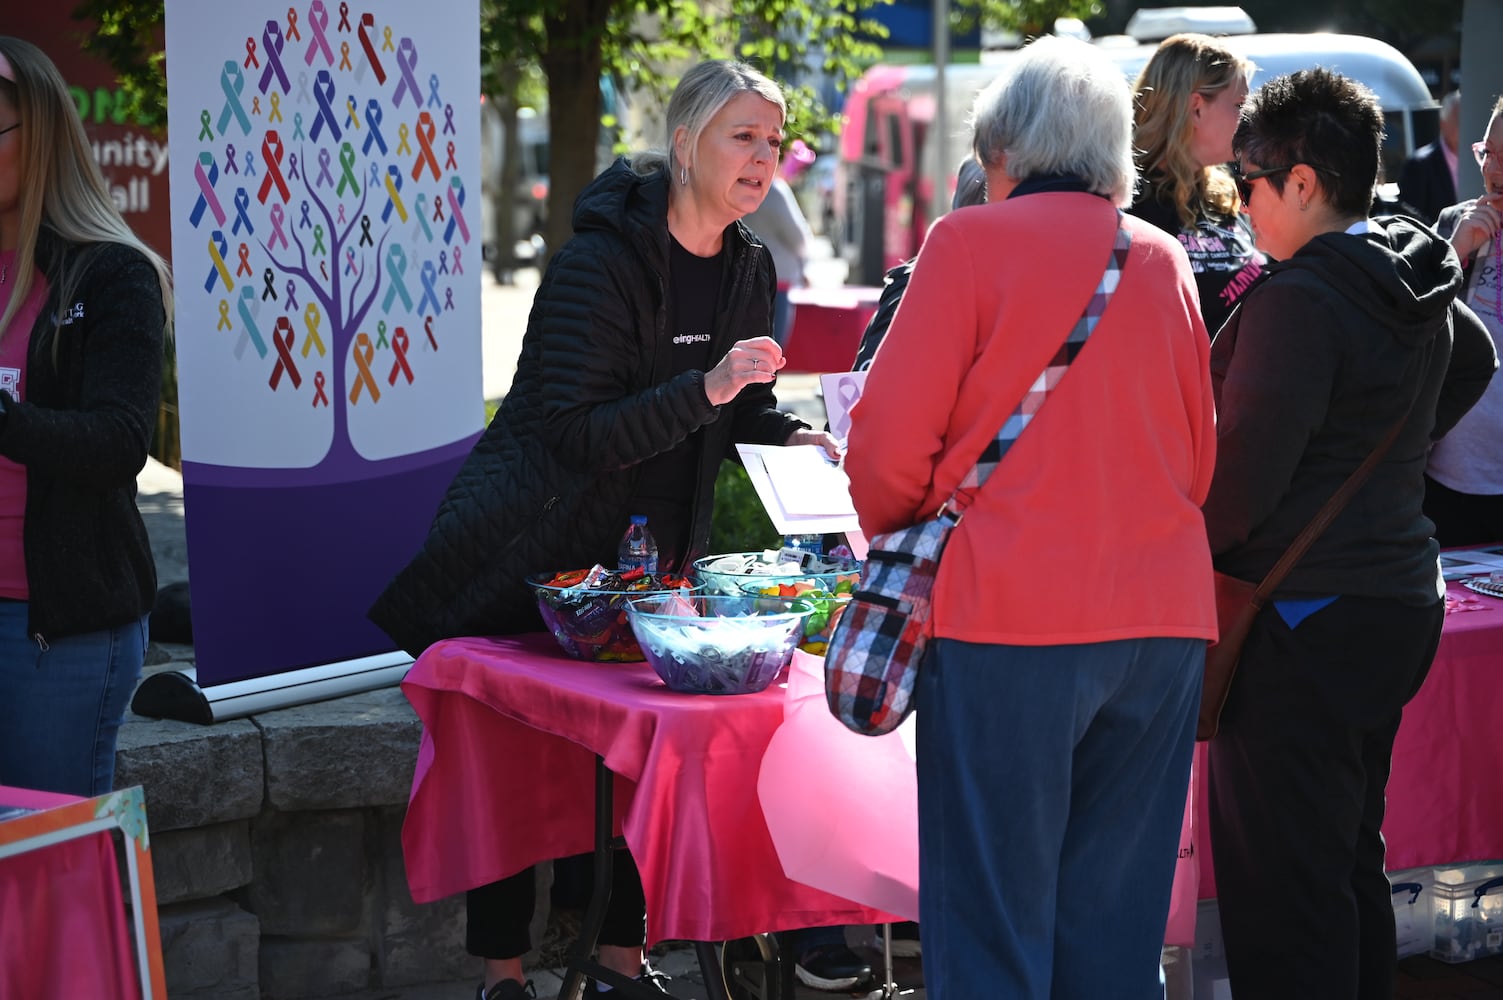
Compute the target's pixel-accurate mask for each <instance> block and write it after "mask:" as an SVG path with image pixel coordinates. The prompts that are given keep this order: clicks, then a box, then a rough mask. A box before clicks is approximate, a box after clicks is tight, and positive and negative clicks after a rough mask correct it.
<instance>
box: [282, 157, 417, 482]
mask: <svg viewBox="0 0 1503 1000" xmlns="http://www.w3.org/2000/svg"><path fill="white" fill-rule="evenodd" d="M299 155H302V156H303V162H304V163H306V162H307V155H306V150H303V151H301V152H300V154H299ZM308 173H309V172H308V171H307V170H304V171H303V175H302V184H303V190H305V191H306V192H307V193H308V197H309V198H311V199H312V200H313V203H314V205H316V206H317V207H318V211H319V213H320V214H321V215H322V216H323V218H324V224H325V225H326V227H327V228H328V232H329V240H330V242H329V247H328V250H329V257H328V259H329V261H330V267H329V280H328V281H327V282H325V281H323V279H322V278H321V277H320V276H319V274H318V273H317V272H316V271H314V270H313V269H311V268H310V267H309V266H308V251H307V249H306V248H305V247H304V245H303V238H302V235H301V233H300V232H299V230H298V228H297V227H295V226H294V227H293V228H292V238H293V240H294V242H296V243H297V249H298V263H297V264H296V265H293V264H289V263H284V262H283V261H282V260H280V259H278V257H277V255H276V254H275V253H273V252H272V249H271V247H270V246H268V245H267V243H266V241H265V240H262V241H261V248H262V249H263V250H265V251H266V255H267V256H268V257H270V258H271V262H272V263H273V264H275V265H276V266H277V267H278V268H279V269H281V270H282V271H283V272H284V273H286V274H290V275H294V276H295V277H299V278H302V279H303V281H304V282H306V283H307V286H308V289H309V291H311V292H312V294H313V296H314V297H315V298H317V299H318V302H319V305H320V306H322V308H323V313H324V315H325V316H326V317H328V320H329V342H330V346H329V350H330V351H331V352H332V353H331V358H332V360H331V363H330V369H331V372H330V374H331V375H332V376H333V378H332V381H333V385H332V386H331V393H330V396H329V401H330V405H331V408H332V409H333V411H334V436H333V439H332V440H331V441H330V442H329V451H328V453H327V454H326V455H324V457H323V460H322V461H320V462H319V465H320V466H323V465H328V464H330V463H341V462H346V461H349V460H352V459H353V460H357V461H365V459H364V458H362V457H361V456H360V455H359V454H358V453H357V452H356V451H355V445H354V443H353V442H352V441H351V440H350V421H349V415H348V413H347V411H346V409H345V407H346V406H347V405H353V404H350V403H349V402H348V400H347V397H346V394H345V377H344V373H345V359H346V358H347V357H348V356H349V353H350V345H351V342H352V341H353V340H354V338H355V334H356V332H357V331H358V330H359V329H360V324H361V323H363V322H365V317H366V314H367V313H369V312H370V308H371V306H372V305H373V304H374V303H375V301H376V293H377V292H379V291H380V290H381V251H382V250H383V249H384V248H385V246H386V237H387V236H388V235H390V233H391V227H389V226H388V227H387V228H386V230H385V231H383V232H382V233H381V240H380V242H379V243H377V244H376V250H375V258H376V276H375V278H374V280H373V281H372V282H371V285H370V288H368V289H367V290H366V291H365V292H364V293H362V292H361V291H360V286H361V285H362V284H363V283H364V281H365V278H366V275H367V273H368V272H369V261H368V260H367V259H366V257H365V255H364V254H360V255H359V260H360V266H359V268H358V269H357V271H356V273H355V280H354V283H353V284H352V285H351V286H350V289H349V293H348V295H346V294H345V292H344V289H343V285H344V280H343V279H344V273H343V272H342V271H341V270H340V266H339V262H340V260H341V259H343V257H344V250H345V248H346V247H350V249H352V250H353V249H354V248H353V247H351V245H350V236H351V235H352V233H353V232H354V230H355V224H356V223H357V222H358V221H359V220H360V219H361V217H362V216H364V215H365V203H366V201H367V200H368V199H369V198H370V192H371V189H370V185H369V184H367V185H366V186H365V187H364V189H363V190H362V191H361V194H360V204H359V205H358V206H357V207H356V208H355V211H354V212H352V213H351V214H350V217H349V221H348V222H347V223H345V224H344V226H343V228H340V227H339V226H337V225H336V222H335V216H334V213H332V212H330V211H329V206H328V205H327V204H325V203H324V200H323V199H322V198H320V197H319V196H318V191H317V190H315V188H314V185H312V184H310V183H309V182H308ZM357 298H358V299H359V302H358V304H357V301H356V300H357Z"/></svg>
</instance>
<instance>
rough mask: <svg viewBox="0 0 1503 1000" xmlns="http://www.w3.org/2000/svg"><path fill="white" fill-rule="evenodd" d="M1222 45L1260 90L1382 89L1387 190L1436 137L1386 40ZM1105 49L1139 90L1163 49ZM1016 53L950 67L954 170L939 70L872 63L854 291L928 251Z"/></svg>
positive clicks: (845, 233) (852, 242)
mask: <svg viewBox="0 0 1503 1000" xmlns="http://www.w3.org/2000/svg"><path fill="white" fill-rule="evenodd" d="M1231 9H1233V10H1235V8H1231ZM1222 10H1225V8H1222ZM1140 13H1143V12H1140ZM1243 16H1244V17H1245V15H1243ZM1195 23H1196V22H1195V21H1194V19H1193V18H1182V19H1181V20H1180V21H1175V22H1168V23H1166V24H1163V25H1161V26H1159V27H1158V30H1159V31H1163V32H1164V34H1162V35H1156V37H1167V34H1169V33H1173V31H1177V30H1196V28H1195ZM1248 24H1249V26H1250V25H1251V22H1250V21H1249V22H1248ZM1222 30H1225V28H1222ZM1222 41H1224V42H1225V43H1226V45H1227V47H1228V48H1230V49H1231V50H1232V51H1234V52H1237V53H1238V54H1240V55H1242V56H1245V57H1247V58H1248V59H1251V60H1252V61H1253V63H1254V64H1255V65H1256V66H1257V71H1256V72H1255V73H1254V75H1253V79H1252V86H1253V87H1257V86H1258V84H1259V83H1261V82H1263V81H1264V80H1267V79H1269V78H1271V77H1275V76H1280V75H1282V74H1285V73H1292V72H1294V71H1295V70H1298V69H1310V68H1313V67H1316V66H1323V67H1326V68H1327V69H1331V70H1334V71H1336V72H1339V73H1342V74H1344V75H1346V76H1349V77H1352V78H1354V79H1356V80H1360V81H1361V82H1362V83H1364V84H1366V85H1367V86H1368V87H1370V88H1372V90H1373V91H1374V93H1375V94H1376V95H1377V97H1378V100H1379V102H1380V103H1381V105H1382V107H1383V113H1384V117H1385V124H1386V133H1385V135H1384V138H1383V176H1382V177H1380V178H1379V180H1380V181H1383V180H1384V179H1385V178H1387V179H1395V180H1396V179H1397V177H1398V171H1399V167H1400V165H1401V164H1402V163H1403V161H1404V158H1405V157H1407V156H1408V155H1409V154H1411V153H1413V152H1414V150H1415V149H1417V148H1418V147H1420V146H1423V145H1424V144H1425V143H1427V142H1431V141H1433V140H1434V139H1435V137H1436V135H1437V134H1438V130H1439V121H1440V109H1439V105H1438V104H1437V103H1436V101H1435V100H1434V98H1432V97H1431V96H1430V91H1429V88H1428V87H1427V86H1426V85H1425V81H1424V79H1423V78H1421V76H1420V74H1419V71H1418V70H1416V69H1415V67H1414V65H1413V64H1412V63H1410V61H1409V60H1408V59H1407V58H1405V57H1404V55H1403V54H1402V53H1401V52H1399V51H1398V50H1397V49H1395V48H1394V47H1393V46H1391V45H1388V44H1387V43H1385V42H1381V41H1378V40H1377V39H1373V38H1366V37H1362V36H1359V35H1340V34H1330V33H1325V32H1316V33H1311V34H1244V35H1227V36H1225V37H1223V38H1222ZM1095 44H1097V45H1099V46H1100V47H1101V48H1102V50H1103V51H1105V52H1106V53H1107V54H1108V55H1110V56H1111V58H1112V59H1113V60H1114V61H1116V63H1117V64H1118V65H1119V66H1121V68H1122V72H1123V74H1124V75H1125V76H1126V77H1127V79H1128V80H1129V81H1131V80H1134V79H1136V78H1137V75H1138V71H1139V70H1141V69H1142V68H1143V65H1144V64H1145V63H1146V62H1148V59H1149V57H1150V56H1152V55H1153V53H1154V50H1155V49H1156V48H1157V47H1158V42H1157V41H1152V42H1144V41H1141V40H1140V39H1138V38H1133V37H1130V36H1113V37H1111V38H1103V39H1097V40H1095ZM1017 52H1018V50H1016V49H1013V50H1004V51H1000V52H995V53H983V59H984V60H986V61H983V62H982V63H979V64H975V63H973V64H962V65H949V66H947V67H946V68H945V118H946V121H945V122H944V125H943V127H944V129H945V132H946V135H947V136H948V141H947V144H946V153H947V158H948V159H949V160H950V161H951V162H949V163H946V164H943V165H941V164H939V163H938V153H937V150H936V143H935V142H934V141H933V138H932V137H933V135H934V128H935V124H934V116H935V105H936V101H935V76H936V74H935V71H934V67H933V66H932V65H912V66H889V65H877V66H873V67H872V68H871V69H869V70H867V72H866V73H865V74H863V75H862V77H861V79H860V80H858V81H857V82H856V84H855V86H854V87H852V89H851V92H850V96H849V97H847V99H846V104H845V110H844V113H843V116H842V117H843V120H844V124H843V128H842V132H841V136H840V147H839V163H838V165H837V167H836V177H835V185H834V203H835V204H834V225H833V226H832V227H831V231H830V233H829V235H830V239H831V242H832V243H833V244H834V246H835V248H836V251H837V252H838V253H839V254H840V255H841V256H843V257H844V258H845V259H846V260H847V261H848V262H849V264H850V272H849V273H850V282H851V284H857V285H876V284H880V283H881V281H882V275H883V274H884V273H885V271H886V270H887V269H888V268H889V267H892V266H893V265H895V264H898V263H900V262H902V261H904V260H907V259H908V258H910V257H912V256H913V255H914V254H916V253H917V252H918V248H919V244H920V243H921V242H922V241H923V236H924V233H925V232H927V230H928V227H929V223H930V222H931V221H932V219H931V214H932V212H931V208H932V206H933V204H934V191H933V179H934V178H935V177H936V176H939V177H942V178H943V180H944V183H945V184H947V185H948V186H949V187H950V189H951V190H953V186H954V181H955V168H956V166H957V165H958V164H959V163H960V161H961V160H962V159H964V158H965V157H966V156H967V155H969V153H970V129H969V126H968V125H967V118H968V117H969V115H970V112H971V105H972V104H973V103H974V101H975V97H976V94H977V93H978V92H979V91H980V90H981V89H982V88H983V87H984V86H986V84H987V83H989V82H991V80H992V79H993V78H994V77H995V76H996V75H997V74H998V73H999V72H1001V71H1002V70H1003V69H1004V68H1005V67H1006V66H1007V63H1008V61H1009V60H1011V59H1014V58H1016V57H1017ZM945 201H946V203H947V204H948V202H949V198H948V197H946V199H945Z"/></svg>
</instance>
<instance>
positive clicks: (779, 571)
mask: <svg viewBox="0 0 1503 1000" xmlns="http://www.w3.org/2000/svg"><path fill="white" fill-rule="evenodd" d="M818 558H819V559H820V560H821V561H822V562H823V564H824V565H825V566H828V567H831V568H829V569H827V570H825V571H824V572H811V571H808V570H801V569H792V568H791V567H790V566H789V564H788V563H778V562H777V561H776V560H774V559H772V558H769V554H768V553H766V552H733V553H730V554H729V555H720V556H706V557H705V558H703V559H700V560H698V561H697V562H695V563H694V575H695V577H696V578H697V579H699V580H701V581H702V582H703V583H704V585H705V593H706V594H727V595H733V596H753V595H755V596H760V597H767V598H773V599H777V598H803V599H805V600H807V601H809V602H810V603H811V604H813V606H814V611H813V614H811V615H810V616H809V618H808V620H807V621H806V622H805V623H804V636H803V638H802V639H801V640H800V641H799V648H800V649H802V650H804V651H805V652H808V653H814V654H816V655H821V656H822V655H824V651H825V648H826V647H827V646H828V645H829V644H830V636H831V635H833V634H834V632H835V623H836V622H838V621H839V620H840V614H841V612H842V611H844V610H845V606H846V604H847V603H849V602H850V599H851V591H852V590H853V589H854V588H855V586H856V584H857V583H858V582H859V581H860V579H861V561H860V560H859V559H852V558H850V557H844V558H841V557H829V556H822V557H818Z"/></svg>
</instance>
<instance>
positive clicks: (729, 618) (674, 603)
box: [627, 594, 814, 694]
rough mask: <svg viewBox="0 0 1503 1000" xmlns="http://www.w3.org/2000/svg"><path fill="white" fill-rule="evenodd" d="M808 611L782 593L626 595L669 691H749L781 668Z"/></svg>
mask: <svg viewBox="0 0 1503 1000" xmlns="http://www.w3.org/2000/svg"><path fill="white" fill-rule="evenodd" d="M813 610H814V609H813V608H812V607H811V606H810V605H809V604H808V603H807V602H805V601H802V600H798V599H789V598H782V599H772V598H765V597H729V596H726V595H723V594H716V595H707V594H690V595H688V596H684V595H680V594H667V595H659V596H654V597H639V598H635V599H633V600H632V601H630V602H628V604H627V618H628V619H629V620H630V622H631V627H632V631H633V632H634V633H636V636H637V641H638V643H639V644H640V646H641V649H642V652H643V654H644V655H645V656H646V657H647V662H648V663H650V664H651V665H652V669H653V670H655V671H656V672H657V675H658V676H659V677H661V678H662V679H663V683H664V684H667V685H668V687H670V688H672V689H673V690H674V691H684V692H688V693H691V694H752V693H755V692H757V691H761V690H763V689H764V688H766V687H767V685H769V684H771V683H772V681H773V679H774V678H775V677H777V675H778V674H779V673H780V672H782V670H783V668H784V667H786V666H787V665H788V661H789V660H790V659H792V657H793V650H794V649H795V648H796V647H797V646H798V643H799V640H800V639H801V638H802V637H803V634H804V620H805V619H806V618H808V617H809V615H810V614H812V613H813Z"/></svg>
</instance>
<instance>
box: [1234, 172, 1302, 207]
mask: <svg viewBox="0 0 1503 1000" xmlns="http://www.w3.org/2000/svg"><path fill="white" fill-rule="evenodd" d="M1293 169H1294V164H1292V163H1291V164H1289V165H1288V166H1287V167H1267V168H1265V169H1263V170H1254V171H1252V172H1251V173H1246V174H1245V173H1243V172H1242V164H1241V163H1233V164H1232V177H1233V179H1235V180H1236V182H1237V195H1238V197H1240V198H1241V199H1242V202H1243V204H1246V203H1247V202H1248V201H1251V200H1252V182H1253V181H1255V180H1257V179H1258V178H1259V177H1272V176H1273V175H1274V174H1282V173H1283V172H1284V171H1286V170H1293Z"/></svg>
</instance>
